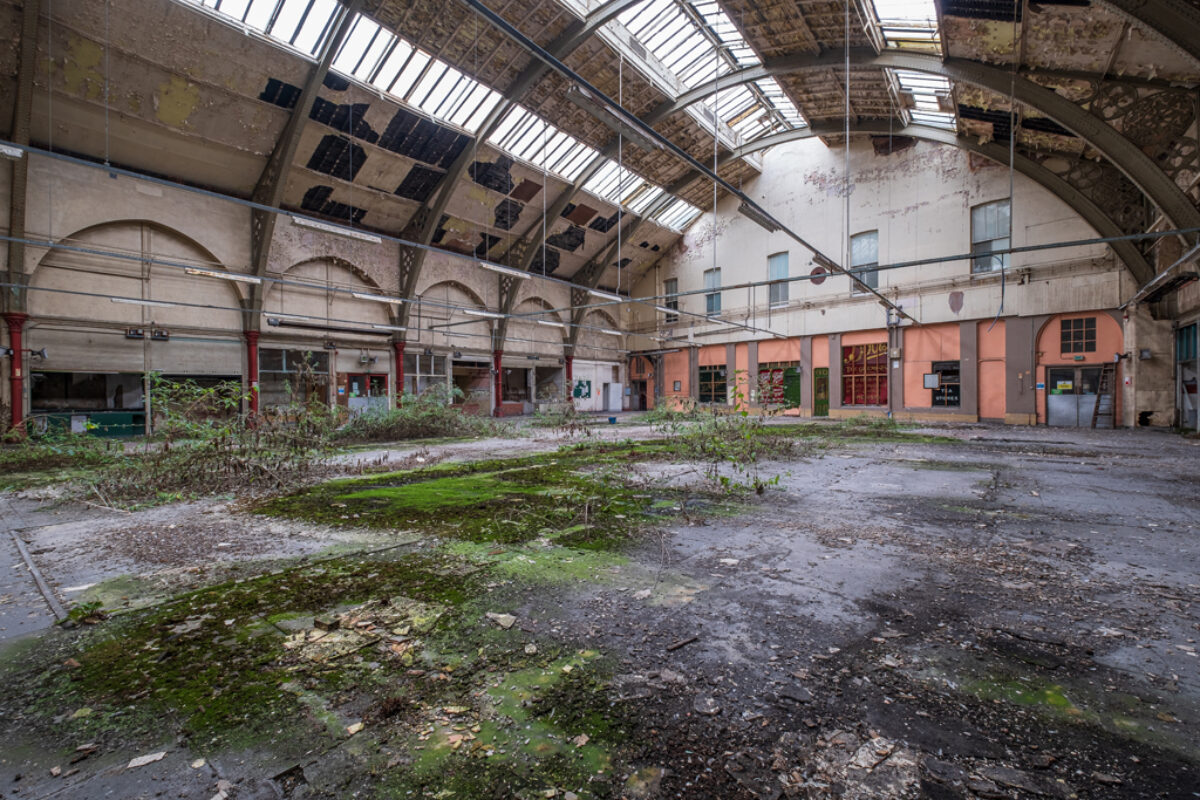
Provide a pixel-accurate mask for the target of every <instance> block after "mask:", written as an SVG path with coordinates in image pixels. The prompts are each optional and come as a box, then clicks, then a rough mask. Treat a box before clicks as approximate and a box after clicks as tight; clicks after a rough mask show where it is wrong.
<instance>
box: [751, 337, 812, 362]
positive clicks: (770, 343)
mask: <svg viewBox="0 0 1200 800" xmlns="http://www.w3.org/2000/svg"><path fill="white" fill-rule="evenodd" d="M825 349H826V350H828V349H829V345H828V344H826V345H825ZM826 358H828V353H827V354H826ZM799 360H800V340H799V339H769V340H767V341H765V342H759V343H758V363H759V364H771V363H778V362H781V361H797V362H798V361H799Z"/></svg>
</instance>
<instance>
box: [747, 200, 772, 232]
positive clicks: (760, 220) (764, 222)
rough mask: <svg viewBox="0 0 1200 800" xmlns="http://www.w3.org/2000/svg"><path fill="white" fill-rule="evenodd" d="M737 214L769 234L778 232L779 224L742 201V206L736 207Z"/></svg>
mask: <svg viewBox="0 0 1200 800" xmlns="http://www.w3.org/2000/svg"><path fill="white" fill-rule="evenodd" d="M738 213H739V214H741V215H742V216H743V217H745V218H746V219H748V220H750V221H751V222H753V223H755V224H756V225H761V226H762V227H764V228H766V229H767V230H768V231H770V232H771V233H774V232H775V231H777V230H779V223H777V222H776V221H775V220H773V219H771V218H770V217H768V216H767V215H766V214H764V213H763V212H761V211H759V210H758V209H757V208H755V207H754V206H752V205H750V204H749V203H746V202H744V201H743V202H742V204H741V205H740V206H738Z"/></svg>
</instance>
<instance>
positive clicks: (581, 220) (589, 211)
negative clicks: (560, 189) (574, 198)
mask: <svg viewBox="0 0 1200 800" xmlns="http://www.w3.org/2000/svg"><path fill="white" fill-rule="evenodd" d="M597 213H598V212H597V211H596V209H594V208H592V207H591V206H588V205H584V204H582V203H581V204H580V205H579V206H577V207H576V208H574V209H572V210H571V212H570V213H568V214H563V216H564V217H566V218H567V219H569V220H571V222H574V223H575V224H576V225H587V224H588V222H590V221H591V219H592V217H594V216H596V214H597Z"/></svg>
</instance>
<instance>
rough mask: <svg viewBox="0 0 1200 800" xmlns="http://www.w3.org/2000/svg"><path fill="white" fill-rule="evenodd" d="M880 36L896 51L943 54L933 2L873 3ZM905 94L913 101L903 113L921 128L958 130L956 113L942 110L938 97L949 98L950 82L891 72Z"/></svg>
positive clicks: (897, 0) (880, 0)
mask: <svg viewBox="0 0 1200 800" xmlns="http://www.w3.org/2000/svg"><path fill="white" fill-rule="evenodd" d="M873 2H874V4H875V16H876V18H877V19H878V27H879V33H880V35H881V36H882V37H883V43H884V46H886V47H887V48H889V49H894V50H915V51H919V52H926V53H934V54H937V55H941V53H942V40H941V34H940V33H939V32H938V27H937V25H938V23H937V9H936V8H935V7H934V4H933V0H873ZM889 72H890V73H891V75H892V76H893V77H894V78H895V79H896V85H897V86H898V87H899V89H900V91H901V92H902V94H904V95H907V96H908V97H910V98H911V100H912V102H911V104H910V105H911V107H910V108H907V109H905V110H904V111H902V112H901V116H904V115H907V117H908V119H909V120H911V121H912V122H916V123H919V124H922V125H936V126H937V127H939V128H949V129H954V128H956V127H957V122H956V116H955V114H954V113H953V112H949V111H943V110H942V108H943V105H942V103H940V102H939V97H941V98H945V97H949V96H950V91H951V89H950V82H949V81H948V80H946V79H945V78H941V77H938V76H936V75H927V74H925V73H921V72H908V71H907V70H889Z"/></svg>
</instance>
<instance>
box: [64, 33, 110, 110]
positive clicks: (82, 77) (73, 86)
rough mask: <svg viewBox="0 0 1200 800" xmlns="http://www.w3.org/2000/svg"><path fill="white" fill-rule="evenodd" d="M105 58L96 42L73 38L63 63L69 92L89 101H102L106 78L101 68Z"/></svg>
mask: <svg viewBox="0 0 1200 800" xmlns="http://www.w3.org/2000/svg"><path fill="white" fill-rule="evenodd" d="M103 58H104V50H103V49H102V48H101V47H100V45H98V44H97V43H96V42H93V41H91V40H89V39H80V38H79V37H77V36H72V37H71V44H70V46H69V48H68V50H67V54H66V55H65V56H64V57H63V62H62V78H63V84H64V85H65V86H66V87H67V91H69V92H71V93H72V94H76V95H80V96H83V97H86V98H87V99H89V100H101V99H102V95H103V93H104V76H103V75H102V74H101V73H100V71H99V66H100V62H101V61H102V60H103Z"/></svg>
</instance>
